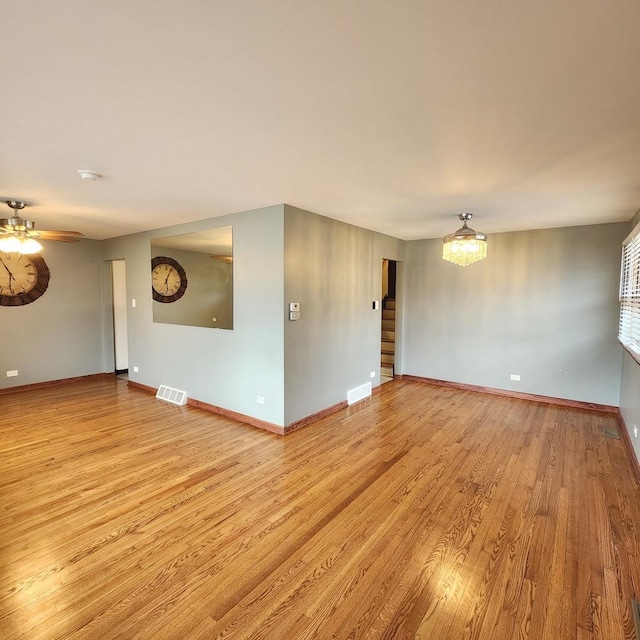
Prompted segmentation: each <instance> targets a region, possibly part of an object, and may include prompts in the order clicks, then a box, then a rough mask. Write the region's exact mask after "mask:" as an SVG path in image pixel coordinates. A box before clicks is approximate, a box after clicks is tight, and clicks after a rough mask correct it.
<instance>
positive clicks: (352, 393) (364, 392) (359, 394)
mask: <svg viewBox="0 0 640 640" xmlns="http://www.w3.org/2000/svg"><path fill="white" fill-rule="evenodd" d="M370 395H371V383H370V382H367V383H366V384H361V385H360V386H359V387H355V389H350V390H349V391H347V404H353V403H354V402H358V400H364V399H365V398H368V397H369V396H370Z"/></svg>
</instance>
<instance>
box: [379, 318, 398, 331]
mask: <svg viewBox="0 0 640 640" xmlns="http://www.w3.org/2000/svg"><path fill="white" fill-rule="evenodd" d="M395 328H396V321H395V320H385V319H384V318H383V320H382V330H383V331H395Z"/></svg>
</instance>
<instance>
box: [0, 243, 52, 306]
mask: <svg viewBox="0 0 640 640" xmlns="http://www.w3.org/2000/svg"><path fill="white" fill-rule="evenodd" d="M49 275H50V274H49V267H47V263H46V262H45V261H44V258H43V257H42V256H41V255H39V254H37V253H34V254H32V255H23V254H21V253H0V306H3V307H18V306H20V305H24V304H30V303H31V302H33V301H34V300H37V299H38V298H39V297H40V296H41V295H42V294H43V293H44V292H45V291H46V290H47V287H48V286H49Z"/></svg>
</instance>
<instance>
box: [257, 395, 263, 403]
mask: <svg viewBox="0 0 640 640" xmlns="http://www.w3.org/2000/svg"><path fill="white" fill-rule="evenodd" d="M256 402H257V403H258V404H264V396H256Z"/></svg>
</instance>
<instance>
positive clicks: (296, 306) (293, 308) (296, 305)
mask: <svg viewBox="0 0 640 640" xmlns="http://www.w3.org/2000/svg"><path fill="white" fill-rule="evenodd" d="M289 311H300V303H299V302H290V303H289Z"/></svg>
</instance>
